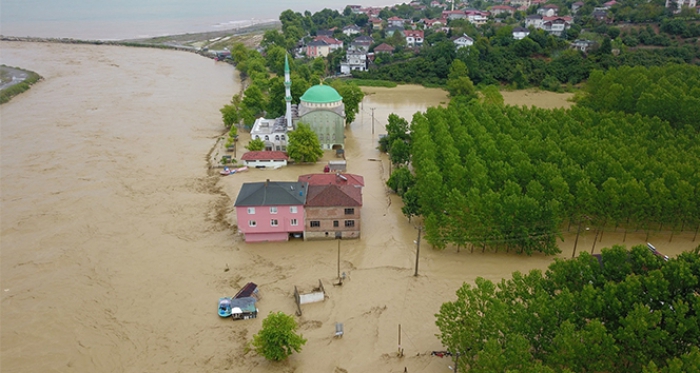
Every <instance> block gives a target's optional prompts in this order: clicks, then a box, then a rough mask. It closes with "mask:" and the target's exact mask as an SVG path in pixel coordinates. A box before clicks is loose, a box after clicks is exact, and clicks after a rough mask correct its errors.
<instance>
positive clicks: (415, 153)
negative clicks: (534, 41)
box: [383, 66, 700, 254]
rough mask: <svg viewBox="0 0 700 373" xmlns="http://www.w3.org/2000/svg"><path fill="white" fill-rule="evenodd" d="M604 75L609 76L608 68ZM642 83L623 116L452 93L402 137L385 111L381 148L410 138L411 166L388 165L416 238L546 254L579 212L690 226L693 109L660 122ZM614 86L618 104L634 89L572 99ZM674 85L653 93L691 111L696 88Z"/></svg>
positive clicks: (673, 107) (698, 179) (696, 213)
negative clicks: (417, 222) (417, 224)
mask: <svg viewBox="0 0 700 373" xmlns="http://www.w3.org/2000/svg"><path fill="white" fill-rule="evenodd" d="M666 69H667V70H661V71H656V72H653V73H650V74H651V75H654V74H656V75H659V76H666V75H667V74H668V75H669V76H670V77H671V78H669V79H672V80H673V81H675V80H674V79H677V78H674V76H675V75H674V73H673V72H674V71H675V70H676V69H677V67H675V66H669V67H667V68H666ZM664 71H666V72H667V74H666V73H665V72H664ZM688 71H690V74H691V76H686V78H685V79H686V80H687V81H688V82H690V83H689V84H691V87H692V82H693V81H694V80H693V79H698V77H699V76H700V69H699V68H692V69H690V70H688ZM611 74H612V75H613V78H610V80H611V81H614V76H616V75H615V74H617V72H613V73H611ZM662 79H663V78H662ZM599 81H600V82H604V81H607V80H606V78H605V77H603V78H601V79H599ZM649 81H650V83H649V84H652V83H651V82H653V81H654V80H653V79H651V78H650V79H649ZM659 81H661V80H659ZM600 84H603V83H600ZM664 84H665V83H664ZM594 85H595V82H594ZM652 85H653V84H652ZM669 86H670V85H669V84H665V85H663V87H666V89H668V88H669ZM601 87H602V86H601ZM642 87H643V85H640V86H638V88H639V89H641V90H642V94H641V95H640V96H639V97H640V99H639V103H638V104H637V108H636V109H635V110H636V111H634V112H632V113H625V112H622V111H613V110H615V109H616V108H615V107H605V108H597V107H596V109H592V108H589V107H586V106H578V105H577V106H574V107H572V108H571V109H569V110H563V109H558V110H545V109H538V108H534V107H533V108H526V107H522V108H519V107H512V106H503V105H502V104H500V103H499V100H496V99H489V100H488V101H487V100H484V102H480V101H478V100H471V101H468V100H467V99H465V98H464V97H457V98H455V99H453V100H452V101H451V103H450V105H449V106H448V107H447V108H429V109H428V110H427V111H426V112H425V113H416V114H415V115H414V117H413V119H412V122H411V124H410V135H409V134H408V132H409V131H408V130H405V125H401V123H402V122H400V121H399V120H398V119H399V118H398V117H390V118H389V125H387V132H388V136H387V138H386V139H385V140H383V141H384V142H385V146H386V147H387V148H388V150H389V153H390V155H391V153H392V148H394V147H395V146H396V145H395V143H396V139H399V140H402V141H404V142H406V143H407V144H409V148H410V154H409V159H410V162H411V163H410V164H411V166H412V171H413V172H412V173H409V174H408V175H407V174H406V172H405V171H400V170H396V171H395V172H401V174H398V176H396V177H394V175H392V178H391V179H390V180H389V186H390V187H392V188H393V189H394V190H396V191H397V192H399V189H400V193H402V194H403V198H404V202H405V205H406V206H405V209H404V213H405V214H406V215H407V216H409V217H410V216H412V215H421V216H422V217H423V218H424V224H425V233H426V236H425V237H426V239H427V241H428V242H429V243H430V244H432V245H433V246H435V247H437V248H445V247H446V246H447V245H455V246H457V248H459V247H465V246H471V247H472V250H473V249H474V246H476V247H478V248H481V250H482V251H484V250H486V249H487V248H489V249H492V250H506V251H508V250H511V249H513V250H517V251H519V252H524V253H527V254H531V253H533V252H535V251H539V252H543V253H545V254H554V253H557V252H558V251H559V249H558V248H557V245H556V238H557V237H559V236H560V235H561V232H562V230H563V229H565V227H566V224H565V223H567V222H568V223H569V224H571V223H578V222H581V221H588V222H590V224H592V225H593V226H594V227H597V229H602V228H603V227H605V226H607V225H610V226H615V227H618V226H624V227H625V229H626V230H627V229H637V228H639V227H641V228H643V229H646V230H647V231H648V229H649V228H650V226H651V225H652V224H654V226H655V227H657V228H659V229H661V228H663V227H666V229H667V230H671V231H673V230H683V229H685V228H686V227H690V229H693V230H696V231H697V228H698V226H700V174H699V173H698V172H697V170H700V141H698V128H696V127H694V126H693V125H692V123H694V122H693V120H697V117H691V116H682V117H680V118H685V119H687V120H688V121H687V122H673V123H669V122H668V121H664V120H662V119H660V118H659V117H658V116H653V117H651V116H645V115H642V114H647V113H646V112H645V111H644V109H645V106H644V105H652V101H653V100H651V99H650V98H648V97H647V96H648V95H647V94H646V93H644V92H645V89H643V88H642ZM686 91H687V90H686ZM613 92H614V93H615V99H614V100H613V101H614V102H621V103H622V102H630V101H633V97H630V95H632V96H634V95H636V94H637V92H636V91H634V92H633V91H632V90H619V89H605V88H604V87H603V88H602V89H601V90H600V91H599V90H598V89H597V88H592V89H591V90H590V91H589V93H588V94H587V95H586V96H585V97H584V98H582V102H584V103H585V105H593V104H594V103H597V102H608V101H607V100H604V99H603V100H601V99H600V95H607V94H612V93H613ZM651 92H662V93H663V91H659V89H652V90H651ZM673 92H675V93H678V94H679V95H673V96H670V95H668V94H665V95H662V94H661V93H659V95H658V97H660V98H667V99H666V100H665V101H664V105H666V108H665V109H664V112H668V113H675V114H677V113H686V112H687V111H688V110H698V109H697V105H695V107H694V108H692V109H688V108H682V107H680V106H681V105H683V104H685V103H687V102H688V101H689V100H693V99H695V100H697V98H695V97H696V96H697V95H698V93H699V92H700V91H698V90H697V88H695V89H692V88H691V89H689V91H688V94H687V95H684V94H682V93H683V92H684V90H683V88H682V87H679V88H678V89H677V90H676V91H673ZM653 94H654V93H650V94H649V95H653ZM686 97H687V98H686ZM643 100H646V101H643ZM643 102H646V103H643ZM611 105H614V104H611ZM606 110H607V111H606ZM660 114H662V113H660ZM677 118H679V117H678V116H674V117H672V118H671V117H669V118H668V119H677ZM404 122H405V121H404ZM402 131H403V133H404V135H403V136H404V137H401V136H402V135H401V133H402ZM393 158H394V157H392V159H393ZM410 176H413V177H410ZM626 230H625V231H626Z"/></svg>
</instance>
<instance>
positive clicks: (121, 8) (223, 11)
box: [0, 0, 392, 40]
mask: <svg viewBox="0 0 700 373" xmlns="http://www.w3.org/2000/svg"><path fill="white" fill-rule="evenodd" d="M390 3H392V0H365V1H363V2H362V3H357V4H358V5H362V6H383V5H386V4H390ZM348 4H355V3H354V2H351V3H348V2H347V0H324V1H319V0H297V1H290V0H267V1H265V2H264V3H262V2H256V1H243V0H203V1H202V0H147V1H144V0H120V1H114V0H2V11H1V12H0V34H2V35H4V36H33V37H57V38H75V39H96V40H120V39H136V38H146V37H156V36H163V35H175V34H184V33H190V32H205V31H217V30H228V29H235V28H239V27H245V26H250V25H252V24H256V23H265V22H271V21H275V20H277V19H279V15H280V13H282V12H283V11H285V10H287V9H292V10H293V11H295V12H300V13H303V12H304V11H306V10H308V11H310V12H312V13H313V12H317V11H319V10H322V9H324V8H329V9H334V10H338V11H341V12H342V10H343V9H344V8H345V7H346V6H347V5H348Z"/></svg>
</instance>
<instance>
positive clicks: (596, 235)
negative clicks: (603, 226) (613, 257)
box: [591, 229, 602, 255]
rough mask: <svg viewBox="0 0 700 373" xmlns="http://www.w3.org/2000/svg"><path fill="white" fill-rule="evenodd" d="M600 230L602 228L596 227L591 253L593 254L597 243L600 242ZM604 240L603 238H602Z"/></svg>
mask: <svg viewBox="0 0 700 373" xmlns="http://www.w3.org/2000/svg"><path fill="white" fill-rule="evenodd" d="M599 232H600V229H596V231H595V238H594V239H593V247H591V255H593V251H595V244H596V242H598V233H599ZM601 240H602V238H601Z"/></svg>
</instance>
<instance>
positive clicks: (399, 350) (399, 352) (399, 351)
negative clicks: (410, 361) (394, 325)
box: [398, 324, 403, 356]
mask: <svg viewBox="0 0 700 373" xmlns="http://www.w3.org/2000/svg"><path fill="white" fill-rule="evenodd" d="M398 354H399V356H401V355H403V354H402V353H401V324H399V349H398Z"/></svg>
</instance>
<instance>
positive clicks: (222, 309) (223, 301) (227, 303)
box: [219, 297, 233, 317]
mask: <svg viewBox="0 0 700 373" xmlns="http://www.w3.org/2000/svg"><path fill="white" fill-rule="evenodd" d="M232 313H233V310H232V309H231V298H230V297H223V298H219V316H221V317H229V316H231V314H232Z"/></svg>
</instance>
